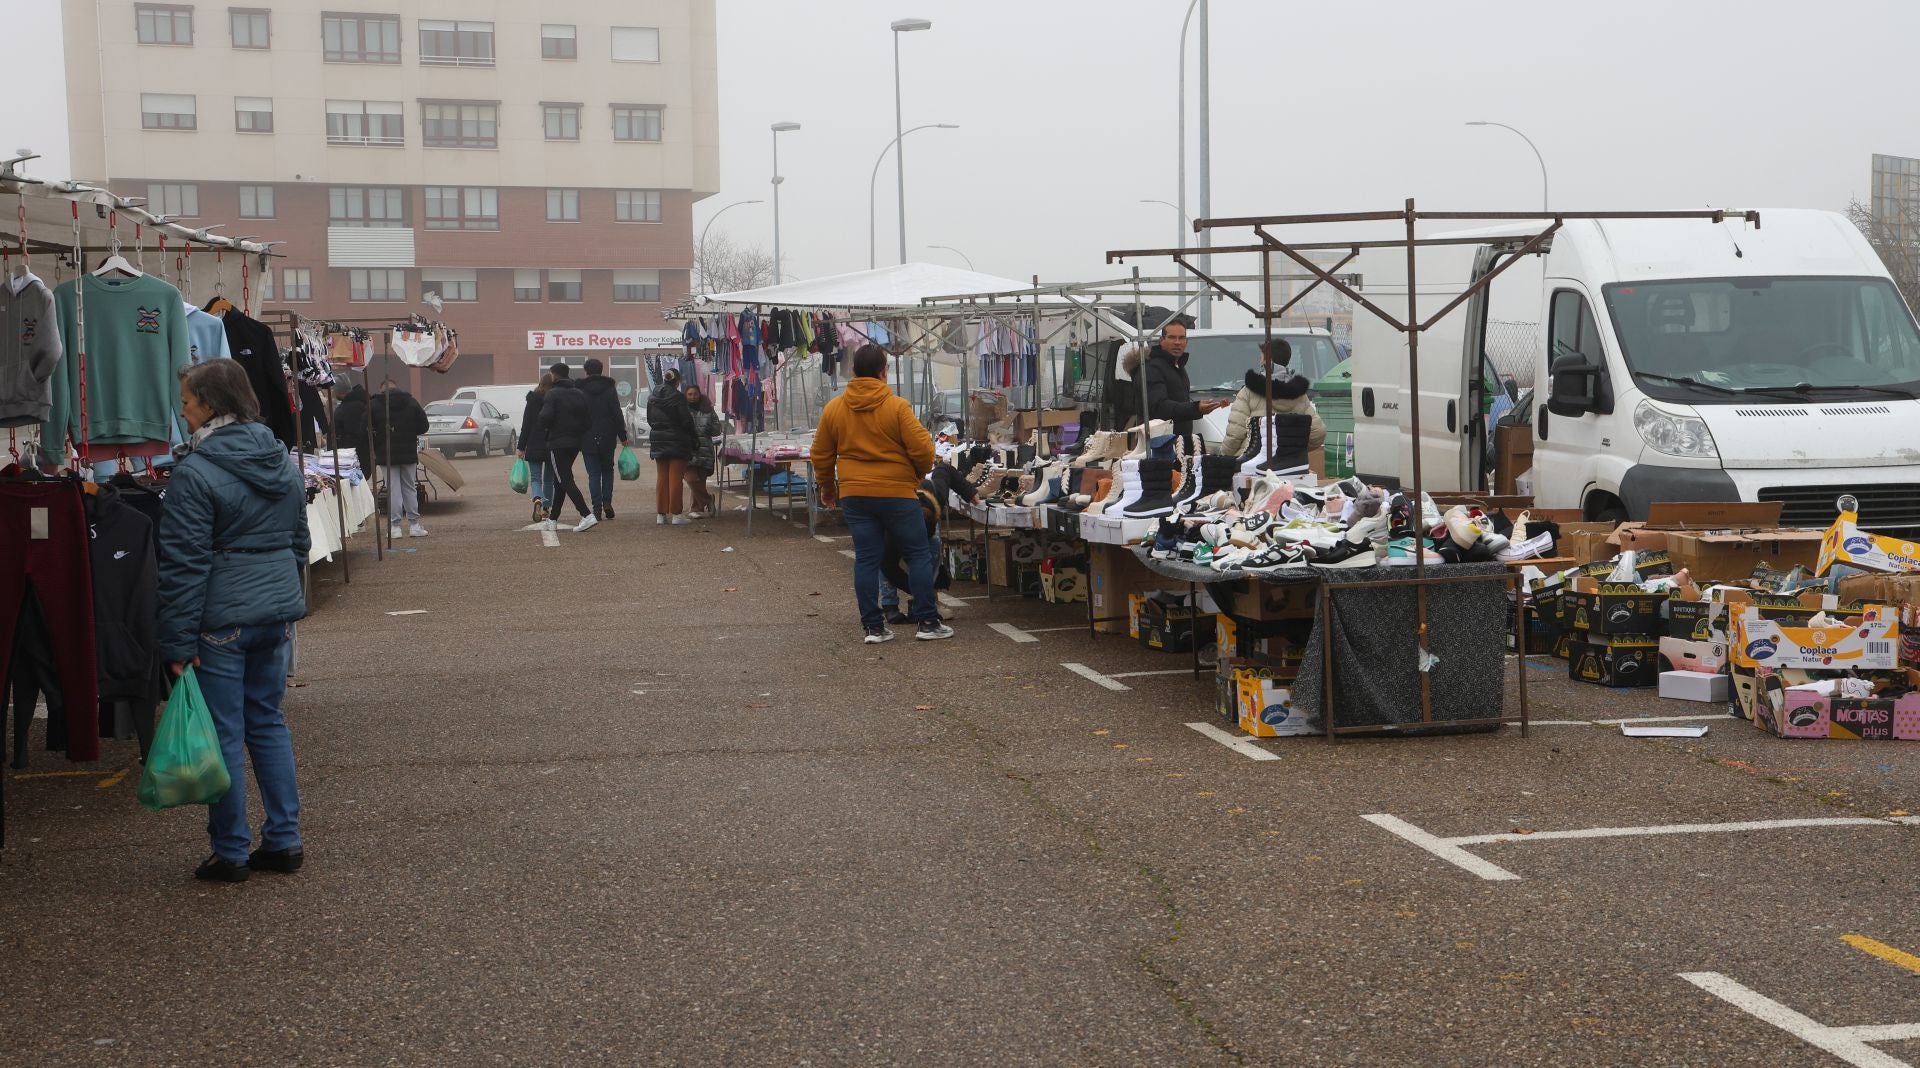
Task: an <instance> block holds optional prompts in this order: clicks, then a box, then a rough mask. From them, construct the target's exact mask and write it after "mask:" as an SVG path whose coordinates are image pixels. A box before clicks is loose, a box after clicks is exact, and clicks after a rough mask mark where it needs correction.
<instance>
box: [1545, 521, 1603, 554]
mask: <svg viewBox="0 0 1920 1068" xmlns="http://www.w3.org/2000/svg"><path fill="white" fill-rule="evenodd" d="M1616 529H1618V524H1615V523H1562V524H1560V540H1559V541H1557V542H1555V543H1554V552H1555V553H1556V554H1558V555H1560V556H1570V557H1572V558H1573V559H1575V560H1577V561H1579V562H1580V563H1583V564H1585V563H1590V562H1592V561H1594V560H1604V559H1606V558H1607V557H1610V556H1612V555H1613V554H1614V552H1615V550H1614V548H1613V547H1612V546H1610V545H1608V544H1607V539H1608V538H1610V537H1612V536H1613V532H1614V531H1615V530H1616Z"/></svg>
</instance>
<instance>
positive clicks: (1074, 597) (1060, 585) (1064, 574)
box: [1040, 560, 1087, 604]
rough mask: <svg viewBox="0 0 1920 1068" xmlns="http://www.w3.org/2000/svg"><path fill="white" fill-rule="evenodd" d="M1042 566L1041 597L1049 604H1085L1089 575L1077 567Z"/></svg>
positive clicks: (1045, 564) (1046, 564) (1046, 563)
mask: <svg viewBox="0 0 1920 1068" xmlns="http://www.w3.org/2000/svg"><path fill="white" fill-rule="evenodd" d="M1053 563H1054V562H1053V561H1052V560H1048V561H1046V562H1045V563H1042V564H1041V565H1040V597H1041V599H1043V600H1045V601H1046V602H1047V603H1048V604H1084V603H1085V602H1086V599H1087V573H1086V572H1085V571H1082V570H1081V569H1080V568H1077V567H1060V566H1051V567H1050V566H1048V565H1050V564H1053Z"/></svg>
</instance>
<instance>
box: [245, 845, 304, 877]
mask: <svg viewBox="0 0 1920 1068" xmlns="http://www.w3.org/2000/svg"><path fill="white" fill-rule="evenodd" d="M306 859H307V854H306V851H305V850H301V849H256V850H254V851H253V853H252V854H251V855H250V856H248V857H247V867H249V868H252V869H253V870H254V871H277V872H279V873H281V874H282V875H292V874H293V873H294V872H297V871H299V870H300V865H301V864H304V863H305V862H306Z"/></svg>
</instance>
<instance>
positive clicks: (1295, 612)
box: [1233, 579, 1320, 621]
mask: <svg viewBox="0 0 1920 1068" xmlns="http://www.w3.org/2000/svg"><path fill="white" fill-rule="evenodd" d="M1319 599H1320V586H1319V584H1318V583H1313V582H1267V581H1264V580H1262V579H1250V580H1248V581H1247V582H1244V583H1242V584H1241V585H1240V587H1239V588H1238V589H1236V590H1235V591H1234V594H1233V614H1234V615H1237V616H1239V617H1240V618H1242V619H1251V620H1262V621H1272V620H1281V619H1312V618H1313V607H1314V604H1315V603H1316V602H1318V601H1319Z"/></svg>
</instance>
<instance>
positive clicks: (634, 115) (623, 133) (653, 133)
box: [613, 104, 660, 141]
mask: <svg viewBox="0 0 1920 1068" xmlns="http://www.w3.org/2000/svg"><path fill="white" fill-rule="evenodd" d="M613 139H614V140H615V141H658V140H660V109H659V108H657V107H648V106H644V105H640V104H615V105H614V106H613Z"/></svg>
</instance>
